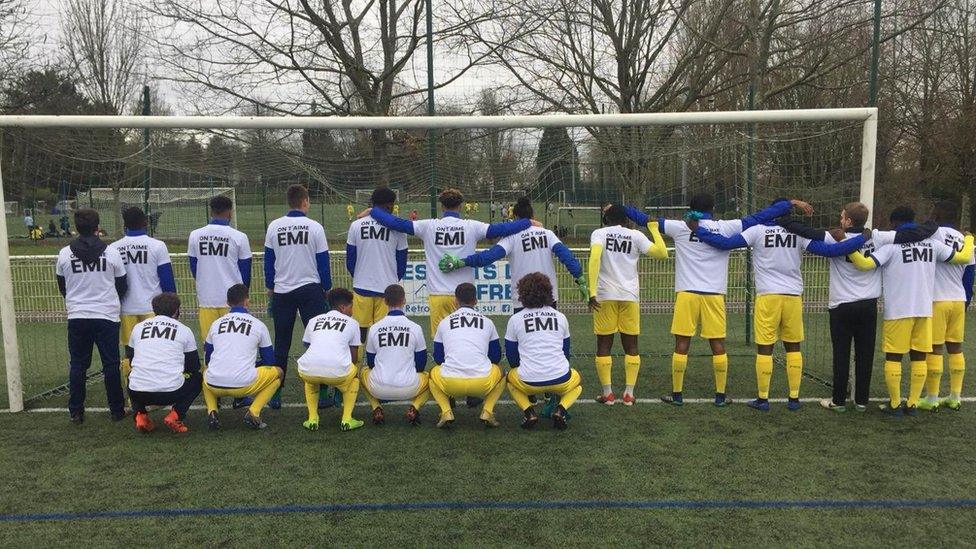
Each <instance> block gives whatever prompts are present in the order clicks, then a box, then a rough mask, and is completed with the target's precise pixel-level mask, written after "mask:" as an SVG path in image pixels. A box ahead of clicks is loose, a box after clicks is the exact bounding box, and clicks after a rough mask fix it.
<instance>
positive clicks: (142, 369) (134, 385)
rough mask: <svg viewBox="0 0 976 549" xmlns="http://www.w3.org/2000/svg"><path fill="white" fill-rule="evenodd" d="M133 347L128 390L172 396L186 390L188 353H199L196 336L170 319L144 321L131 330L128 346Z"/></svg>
mask: <svg viewBox="0 0 976 549" xmlns="http://www.w3.org/2000/svg"><path fill="white" fill-rule="evenodd" d="M127 345H128V346H129V347H132V350H133V351H134V353H133V358H132V372H131V373H130V374H129V389H131V390H133V391H147V392H169V391H175V390H177V389H179V388H180V387H182V386H183V379H184V378H183V366H184V364H185V362H186V357H185V354H186V353H190V352H193V351H196V350H197V340H196V338H195V337H194V336H193V332H192V331H191V330H190V329H189V328H187V327H186V326H185V325H183V323H181V322H179V321H177V320H174V319H172V318H170V317H168V316H156V317H153V318H150V319H149V320H143V321H142V322H140V323H138V324H136V325H135V327H134V328H133V329H132V335H130V336H129V341H128V343H127Z"/></svg>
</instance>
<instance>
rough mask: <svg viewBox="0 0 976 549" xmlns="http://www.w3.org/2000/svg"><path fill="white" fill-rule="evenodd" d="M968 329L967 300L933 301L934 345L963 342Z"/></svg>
mask: <svg viewBox="0 0 976 549" xmlns="http://www.w3.org/2000/svg"><path fill="white" fill-rule="evenodd" d="M965 331H966V302H965V301H936V302H934V303H932V345H942V344H943V343H947V342H948V343H962V341H963V333H964V332H965Z"/></svg>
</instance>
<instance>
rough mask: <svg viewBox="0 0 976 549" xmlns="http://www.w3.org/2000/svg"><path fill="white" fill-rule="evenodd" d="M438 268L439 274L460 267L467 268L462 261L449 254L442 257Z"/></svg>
mask: <svg viewBox="0 0 976 549" xmlns="http://www.w3.org/2000/svg"><path fill="white" fill-rule="evenodd" d="M438 267H440V269H441V272H444V273H449V272H452V271H456V270H458V269H460V268H462V267H467V264H465V263H464V260H463V259H461V258H460V257H455V256H453V255H451V254H444V257H442V258H441V261H440V263H438Z"/></svg>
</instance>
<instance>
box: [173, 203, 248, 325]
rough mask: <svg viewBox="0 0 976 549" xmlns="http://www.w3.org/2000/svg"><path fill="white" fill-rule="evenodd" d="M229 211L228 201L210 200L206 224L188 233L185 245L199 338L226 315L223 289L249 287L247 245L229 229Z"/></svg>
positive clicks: (240, 236)
mask: <svg viewBox="0 0 976 549" xmlns="http://www.w3.org/2000/svg"><path fill="white" fill-rule="evenodd" d="M233 209H234V203H233V202H231V200H230V198H228V197H226V196H215V197H213V198H211V199H210V223H208V224H207V225H205V226H203V227H201V228H199V229H196V230H195V231H193V232H191V233H190V238H189V242H188V244H187V255H188V256H189V257H190V273H191V274H192V275H193V279H194V280H195V281H196V288H197V306H198V307H199V311H200V314H199V321H200V337H201V338H204V337H206V336H207V333H208V332H209V331H210V325H211V324H213V322H214V321H215V320H217V319H218V318H220V317H222V316H224V315H225V314H227V311H228V310H229V309H228V308H227V290H228V289H230V287H231V286H233V285H235V284H243V285H244V286H247V287H250V286H251V244H250V242H248V240H247V235H245V234H244V233H242V232H241V231H238V230H237V229H234V228H233V227H231V226H230V220H231V217H232V216H233V213H234V212H233Z"/></svg>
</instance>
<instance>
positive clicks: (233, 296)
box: [227, 284, 251, 307]
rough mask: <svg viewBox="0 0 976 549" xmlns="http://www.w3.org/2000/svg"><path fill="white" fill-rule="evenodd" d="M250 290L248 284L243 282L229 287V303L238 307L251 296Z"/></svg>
mask: <svg viewBox="0 0 976 549" xmlns="http://www.w3.org/2000/svg"><path fill="white" fill-rule="evenodd" d="M250 294H251V292H250V290H248V289H247V286H245V285H243V284H234V285H233V286H231V287H230V288H227V304H228V305H230V306H231V307H237V306H240V305H243V304H244V301H245V300H246V299H247V298H248V297H250Z"/></svg>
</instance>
